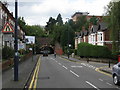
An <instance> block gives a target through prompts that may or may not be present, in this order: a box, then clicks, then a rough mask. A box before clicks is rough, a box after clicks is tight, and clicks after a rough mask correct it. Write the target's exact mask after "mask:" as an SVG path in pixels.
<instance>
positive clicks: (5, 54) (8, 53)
mask: <svg viewBox="0 0 120 90" xmlns="http://www.w3.org/2000/svg"><path fill="white" fill-rule="evenodd" d="M13 56H14V50H13V49H12V48H10V47H8V46H4V48H3V49H2V58H3V59H9V58H12V57H13Z"/></svg>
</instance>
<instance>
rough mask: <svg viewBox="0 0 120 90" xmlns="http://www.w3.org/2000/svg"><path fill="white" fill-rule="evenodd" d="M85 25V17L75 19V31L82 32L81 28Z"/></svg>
mask: <svg viewBox="0 0 120 90" xmlns="http://www.w3.org/2000/svg"><path fill="white" fill-rule="evenodd" d="M86 23H87V19H86V16H85V15H84V16H79V17H78V18H77V21H76V24H75V25H76V29H77V30H76V31H81V30H82V27H85V26H86Z"/></svg>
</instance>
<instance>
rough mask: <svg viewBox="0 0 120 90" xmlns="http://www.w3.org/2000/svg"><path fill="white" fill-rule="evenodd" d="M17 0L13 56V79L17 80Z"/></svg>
mask: <svg viewBox="0 0 120 90" xmlns="http://www.w3.org/2000/svg"><path fill="white" fill-rule="evenodd" d="M17 6H18V1H17V0H15V46H14V49H15V56H14V81H18V37H17V35H18V30H17V26H18V15H17V13H18V7H17Z"/></svg>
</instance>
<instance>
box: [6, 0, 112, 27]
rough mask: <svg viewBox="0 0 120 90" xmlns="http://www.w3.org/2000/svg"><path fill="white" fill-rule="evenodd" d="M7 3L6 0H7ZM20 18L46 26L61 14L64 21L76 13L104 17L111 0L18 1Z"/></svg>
mask: <svg viewBox="0 0 120 90" xmlns="http://www.w3.org/2000/svg"><path fill="white" fill-rule="evenodd" d="M5 1H6V0H5ZM7 1H8V2H9V1H10V2H9V7H8V8H9V10H10V11H11V12H14V3H13V2H14V1H15V0H7ZM18 1H19V14H18V15H19V16H22V17H24V18H25V21H26V23H27V24H29V25H35V24H37V25H46V22H47V21H48V20H49V18H50V17H53V18H55V19H56V17H57V15H58V14H59V13H60V14H61V15H62V18H63V21H66V18H71V16H72V15H73V14H74V13H75V12H78V11H79V12H89V13H90V14H89V15H103V13H104V7H105V6H107V5H108V3H109V2H110V1H111V0H18Z"/></svg>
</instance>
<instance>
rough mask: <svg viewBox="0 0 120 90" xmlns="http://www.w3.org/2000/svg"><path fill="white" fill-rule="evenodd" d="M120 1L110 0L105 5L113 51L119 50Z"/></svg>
mask: <svg viewBox="0 0 120 90" xmlns="http://www.w3.org/2000/svg"><path fill="white" fill-rule="evenodd" d="M119 11H120V1H119V2H110V3H109V5H107V7H106V13H105V14H106V15H108V16H109V17H110V18H109V19H108V22H109V28H110V30H111V39H112V41H113V45H112V46H113V50H112V51H113V53H117V52H120V12H119Z"/></svg>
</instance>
